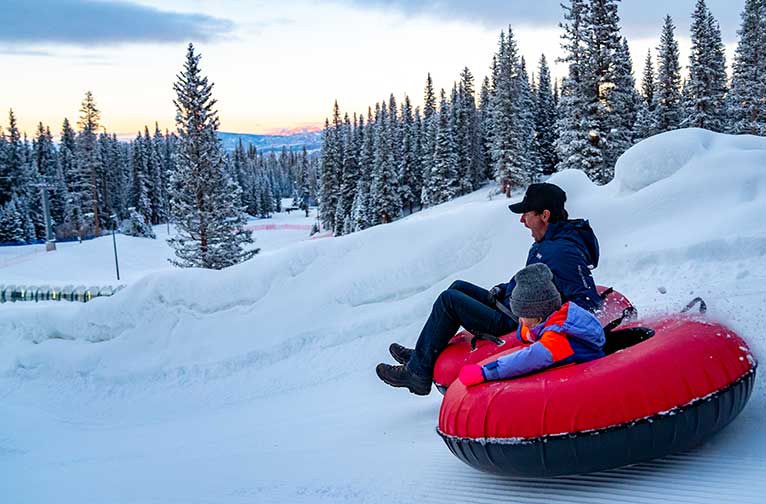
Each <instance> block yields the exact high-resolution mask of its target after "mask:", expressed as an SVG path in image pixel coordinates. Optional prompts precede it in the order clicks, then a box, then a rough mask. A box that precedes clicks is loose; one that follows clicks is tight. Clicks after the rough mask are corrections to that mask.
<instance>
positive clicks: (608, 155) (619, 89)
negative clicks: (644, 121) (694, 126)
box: [601, 38, 641, 182]
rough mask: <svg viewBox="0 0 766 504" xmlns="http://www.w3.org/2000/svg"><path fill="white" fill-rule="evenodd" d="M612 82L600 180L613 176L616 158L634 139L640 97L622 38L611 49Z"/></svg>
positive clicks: (628, 54)
mask: <svg viewBox="0 0 766 504" xmlns="http://www.w3.org/2000/svg"><path fill="white" fill-rule="evenodd" d="M613 82H614V87H613V88H612V90H611V92H610V93H609V98H610V101H611V107H612V111H611V113H610V114H609V116H608V117H609V119H608V120H607V122H606V124H607V127H608V133H607V139H608V142H607V145H606V148H605V149H604V171H603V172H602V174H601V181H602V182H608V181H610V180H612V178H614V167H615V164H616V162H617V158H619V157H620V156H621V155H622V153H623V152H625V151H626V150H628V149H629V148H630V147H631V146H632V145H633V144H634V143H635V125H636V116H637V113H638V107H639V104H640V102H641V97H640V95H639V93H638V91H637V90H636V80H635V78H634V77H633V62H632V58H631V57H630V50H629V49H628V41H627V40H626V39H624V38H623V39H622V44H620V45H619V46H618V48H617V50H616V51H615V59H614V73H613Z"/></svg>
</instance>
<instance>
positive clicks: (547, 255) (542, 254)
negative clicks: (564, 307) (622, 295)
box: [500, 219, 601, 312]
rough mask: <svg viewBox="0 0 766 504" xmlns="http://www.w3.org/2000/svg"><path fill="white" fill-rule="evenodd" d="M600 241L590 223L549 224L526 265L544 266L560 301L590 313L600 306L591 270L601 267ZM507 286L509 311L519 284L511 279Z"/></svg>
mask: <svg viewBox="0 0 766 504" xmlns="http://www.w3.org/2000/svg"><path fill="white" fill-rule="evenodd" d="M598 256H599V252H598V240H597V239H596V235H595V234H593V230H592V229H591V227H590V224H589V223H588V221H587V220H584V219H576V220H568V221H560V222H556V223H553V224H549V225H548V229H547V230H546V231H545V236H544V237H543V239H542V240H540V241H539V242H535V243H533V244H532V246H531V247H530V248H529V255H528V256H527V266H529V265H530V264H534V263H544V264H545V265H547V266H548V267H549V268H550V269H551V272H552V273H553V283H554V284H556V288H557V289H558V290H559V293H560V294H561V301H562V302H563V303H566V302H567V301H574V302H575V303H576V304H577V306H579V307H581V308H585V309H586V310H588V311H591V312H593V311H596V309H598V307H599V306H601V297H600V296H599V295H598V292H597V291H596V283H595V282H594V281H593V276H592V275H591V273H590V272H591V270H592V269H594V268H595V267H596V266H598ZM500 286H501V287H503V286H504V287H505V299H503V304H505V305H506V306H508V307H509V308H510V306H511V303H510V300H511V292H512V291H513V288H514V287H515V286H516V281H515V280H514V279H513V278H511V281H510V282H508V283H507V284H500Z"/></svg>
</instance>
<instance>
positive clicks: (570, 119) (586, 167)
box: [555, 0, 602, 173]
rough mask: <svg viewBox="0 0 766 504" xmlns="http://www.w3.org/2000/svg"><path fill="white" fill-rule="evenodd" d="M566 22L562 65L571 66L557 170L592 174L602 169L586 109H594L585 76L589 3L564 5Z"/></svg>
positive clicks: (563, 94) (560, 117)
mask: <svg viewBox="0 0 766 504" xmlns="http://www.w3.org/2000/svg"><path fill="white" fill-rule="evenodd" d="M562 7H563V9H564V20H565V22H564V23H562V24H561V25H560V26H561V28H563V29H564V34H563V35H562V36H561V38H562V39H563V40H564V42H563V43H562V44H561V47H562V49H564V51H565V54H566V56H565V57H564V58H562V59H560V60H559V61H561V62H564V63H568V74H567V76H566V77H564V78H563V80H562V83H561V96H560V98H559V111H558V120H557V123H556V129H557V131H558V139H557V140H556V144H555V146H556V153H557V154H558V157H559V160H560V161H559V164H558V165H557V170H558V171H561V170H565V169H577V170H583V171H584V172H585V173H592V172H593V170H594V167H597V166H601V164H602V158H601V152H600V150H599V149H598V148H597V146H596V144H597V140H598V136H597V134H595V133H593V134H592V132H593V126H594V125H593V124H592V120H591V118H590V117H589V116H587V115H586V109H587V108H588V107H589V105H590V98H589V96H590V94H589V93H590V92H591V91H590V90H587V91H588V92H587V93H586V85H585V75H586V73H587V72H588V71H589V70H588V66H589V61H588V54H587V53H586V44H587V42H588V40H589V38H590V34H589V30H588V24H587V14H588V12H587V9H588V7H587V5H586V2H585V0H570V2H569V6H566V5H562Z"/></svg>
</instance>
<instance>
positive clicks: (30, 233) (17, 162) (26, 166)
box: [0, 110, 44, 241]
mask: <svg viewBox="0 0 766 504" xmlns="http://www.w3.org/2000/svg"><path fill="white" fill-rule="evenodd" d="M3 150H4V155H3V156H2V159H0V177H5V178H0V182H2V181H6V182H9V186H8V187H7V191H8V192H6V193H5V195H4V196H3V197H4V198H6V199H5V202H7V201H9V200H10V199H12V198H16V203H15V205H14V211H15V212H17V213H18V219H20V222H21V226H22V229H23V230H24V240H25V241H34V240H35V239H36V238H37V236H38V234H37V233H38V232H40V233H41V232H42V231H43V229H44V228H43V217H42V208H41V204H40V198H39V189H38V188H37V187H36V186H35V184H37V183H38V182H39V180H38V176H37V170H35V168H34V165H33V163H32V150H31V149H30V147H29V144H28V142H27V140H26V135H25V136H24V138H23V139H22V136H21V132H20V131H19V128H18V125H17V123H16V116H15V115H14V114H13V110H11V111H10V112H9V113H8V137H7V139H6V141H5V145H4V149H3ZM2 166H4V169H3V168H2ZM8 212H10V210H8ZM14 219H15V217H14V218H11V220H14ZM9 222H10V221H9ZM41 236H42V235H41Z"/></svg>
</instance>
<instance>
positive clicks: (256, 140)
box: [218, 131, 322, 152]
mask: <svg viewBox="0 0 766 504" xmlns="http://www.w3.org/2000/svg"><path fill="white" fill-rule="evenodd" d="M218 138H220V139H221V143H222V144H223V148H224V149H226V150H227V151H233V150H234V149H235V148H236V147H237V144H238V143H239V141H240V140H242V145H243V146H244V147H245V149H247V146H248V145H253V146H255V148H256V149H258V152H272V151H280V150H282V147H287V148H288V149H289V150H292V151H299V150H301V149H302V148H303V146H304V145H305V146H306V149H307V150H308V151H309V152H311V151H318V150H319V149H320V148H321V146H322V132H321V131H310V132H300V133H293V134H289V135H253V134H248V133H227V132H224V131H219V132H218Z"/></svg>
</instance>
